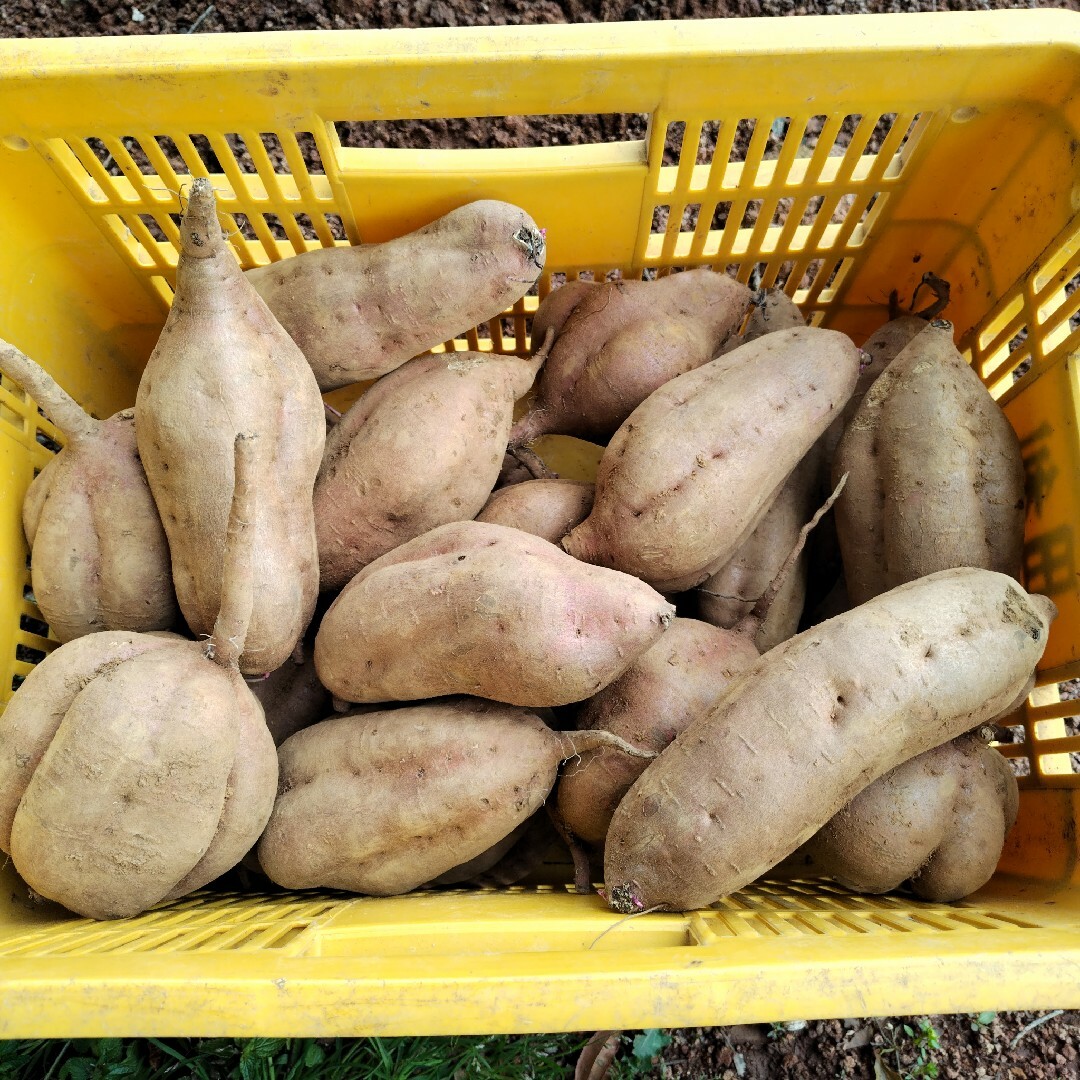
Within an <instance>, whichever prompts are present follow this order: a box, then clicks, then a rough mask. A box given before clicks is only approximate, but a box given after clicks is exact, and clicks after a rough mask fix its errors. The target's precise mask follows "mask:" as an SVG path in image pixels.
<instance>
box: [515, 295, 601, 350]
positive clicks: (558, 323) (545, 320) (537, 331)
mask: <svg viewBox="0 0 1080 1080" xmlns="http://www.w3.org/2000/svg"><path fill="white" fill-rule="evenodd" d="M592 288H594V283H593V282H591V281H581V280H580V279H575V280H574V281H567V282H565V283H564V284H563V285H560V286H559V287H558V288H557V289H552V290H551V292H549V293H548V294H547V296H545V297H544V299H543V300H541V301H540V306H539V307H538V308H537V309H536V314H535V315H534V316H533V320H532V326H531V327H530V328H529V335H530V337H531V338H532V341H533V346H534V347H539V346H540V345H542V344H543V343H544V339H545V338H546V337H547V332H548V330H549V329H553V330H554V331H555V333H556V334H558V333H559V332H560V331H561V330H562V328H563V324H564V323H565V322H566V320H567V319H568V318H569V317H570V315H571V313H572V312H573V310H574V308H575V307H577V305H578V303H579V302H580V301H581V299H582V297H583V296H584V295H585V294H586V293H587V292H588V291H589V290H590V289H592Z"/></svg>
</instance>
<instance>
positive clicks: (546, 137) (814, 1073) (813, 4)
mask: <svg viewBox="0 0 1080 1080" xmlns="http://www.w3.org/2000/svg"><path fill="white" fill-rule="evenodd" d="M1006 7H1067V8H1071V9H1073V10H1080V0H1064V2H1058V3H1055V2H1052V0H1033V2H1029V3H1022V2H1011V0H715V2H711V3H710V2H706V0H487V2H485V0H370V2H360V0H287V2H286V0H266V2H263V0H214V3H213V4H212V5H211V4H208V3H206V2H205V0H183V2H180V3H165V2H164V0H133V2H132V0H127V2H124V3H115V2H112V0H0V36H3V37H22V38H27V37H85V36H103V35H126V34H166V33H188V32H191V31H192V30H193V29H194V30H195V31H196V32H198V33H221V32H226V31H255V30H287V29H288V30H291V29H299V30H310V29H386V28H395V27H420V26H428V27H436V26H465V25H504V24H509V25H522V24H534V23H555V22H617V21H634V20H655V19H689V18H715V17H731V16H784V15H821V14H826V15H833V14H855V13H865V12H910V11H919V10H952V11H957V10H988V9H991V8H1006ZM645 129H646V117H644V116H638V115H634V114H627V115H622V116H609V117H603V116H601V117H555V116H553V117H545V118H533V119H530V118H522V117H507V118H505V119H503V120H500V121H498V122H495V123H493V122H492V121H490V120H485V121H476V120H461V121H404V122H379V123H371V124H352V123H343V124H341V125H339V133H340V135H341V138H342V141H343V142H344V143H346V144H347V145H355V146H372V147H380V146H395V147H429V146H433V147H471V146H522V145H552V144H557V145H565V144H575V143H587V142H599V141H614V140H627V139H641V138H644V137H645ZM703 150H704V151H706V152H707V148H706V147H704V146H703ZM677 153H678V148H677V146H676V145H670V146H669V147H668V152H667V154H666V155H665V157H667V158H668V159H669V160H675V158H676V156H677ZM113 171H117V172H118V171H119V169H118V168H115V166H114V170H113ZM1074 728H1076V722H1075V721H1070V730H1074ZM1039 1015H1040V1014H1035V1013H1025V1012H1018V1013H999V1014H997V1016H996V1017H994V1018H993V1019H992V1020H990V1021H989V1022H988V1023H987V1024H986V1025H985V1026H984V1027H981V1028H980V1027H973V1023H972V1021H973V1018H972V1017H970V1016H931V1017H920V1018H911V1017H908V1018H900V1017H891V1018H878V1019H875V1020H859V1019H851V1020H844V1021H839V1020H829V1021H812V1022H810V1023H808V1024H806V1025H805V1026H804V1027H802V1028H801V1029H800V1030H797V1031H787V1030H782V1029H780V1028H778V1027H777V1028H773V1029H770V1027H769V1026H768V1025H749V1026H740V1027H738V1028H682V1029H675V1030H672V1031H669V1032H667V1033H666V1034H667V1035H668V1036H669V1037H670V1040H671V1041H670V1043H669V1044H668V1045H667V1046H666V1047H665V1048H664V1050H663V1051H662V1053H661V1054H660V1055H659V1057H658V1058H657V1059H655V1061H654V1063H653V1065H652V1066H651V1068H648V1069H647V1070H645V1071H643V1072H642V1071H638V1070H637V1069H635V1070H633V1072H634V1074H635V1075H638V1076H643V1075H647V1076H649V1077H655V1078H670V1080H684V1078H685V1080H704V1078H715V1080H742V1078H745V1080H771V1078H774V1077H784V1078H786V1080H826V1078H828V1080H832V1078H837V1080H840V1078H845V1080H876V1077H877V1076H886V1077H887V1076H889V1075H890V1074H889V1073H888V1072H886V1071H883V1070H879V1071H877V1072H876V1071H875V1058H876V1057H879V1058H880V1060H881V1061H882V1062H883V1063H884V1064H885V1065H887V1066H889V1067H890V1068H892V1069H897V1067H898V1066H899V1069H898V1072H899V1074H900V1075H901V1076H905V1077H908V1076H912V1077H914V1076H931V1075H933V1073H931V1072H928V1071H923V1072H913V1071H912V1070H913V1069H915V1068H916V1067H917V1064H918V1063H917V1047H916V1045H915V1043H914V1042H913V1041H912V1040H911V1039H910V1038H906V1037H905V1036H904V1035H903V1034H902V1030H903V1029H902V1025H903V1024H905V1023H907V1024H908V1025H909V1026H910V1027H911V1028H912V1029H913V1030H915V1031H918V1021H919V1020H927V1019H928V1020H929V1021H930V1023H932V1024H933V1026H934V1028H935V1029H936V1031H937V1032H938V1042H939V1047H938V1049H936V1050H933V1051H931V1052H930V1054H929V1057H930V1059H931V1060H933V1062H935V1063H936V1064H937V1067H938V1072H937V1075H938V1076H940V1077H942V1078H945V1080H974V1078H979V1077H987V1078H994V1080H1071V1078H1080V1065H1078V1054H1080V1015H1078V1014H1077V1013H1075V1012H1065V1013H1063V1014H1061V1015H1059V1016H1056V1017H1053V1018H1052V1019H1050V1020H1049V1021H1048V1022H1046V1023H1043V1024H1041V1025H1039V1026H1037V1027H1034V1028H1032V1029H1031V1030H1029V1031H1028V1032H1026V1033H1025V1034H1023V1035H1022V1036H1021V1038H1020V1040H1019V1042H1017V1044H1016V1045H1015V1047H1013V1046H1011V1043H1012V1042H1013V1040H1014V1039H1015V1038H1016V1036H1017V1035H1018V1034H1019V1033H1020V1032H1021V1030H1022V1029H1023V1028H1024V1027H1025V1025H1028V1024H1030V1023H1031V1022H1032V1021H1033V1020H1036V1019H1038V1017H1039ZM889 1025H892V1027H891V1028H890V1026H889ZM630 1043H631V1040H630V1038H629V1037H627V1038H625V1039H624V1040H623V1045H622V1048H621V1050H620V1053H619V1059H620V1060H621V1061H628V1060H629V1059H630V1058H631V1050H630ZM888 1045H895V1046H896V1047H897V1048H898V1049H899V1051H900V1058H899V1060H898V1059H897V1057H896V1052H895V1051H887V1050H885V1049H884V1048H885V1047H886V1046H888Z"/></svg>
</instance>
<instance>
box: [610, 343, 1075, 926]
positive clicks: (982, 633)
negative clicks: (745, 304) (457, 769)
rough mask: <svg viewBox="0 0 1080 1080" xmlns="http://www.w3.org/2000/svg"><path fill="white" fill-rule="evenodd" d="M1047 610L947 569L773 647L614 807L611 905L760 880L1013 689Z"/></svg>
mask: <svg viewBox="0 0 1080 1080" xmlns="http://www.w3.org/2000/svg"><path fill="white" fill-rule="evenodd" d="M764 340H768V339H764ZM1054 614H1055V608H1054V605H1053V604H1052V603H1051V602H1050V601H1049V600H1048V599H1046V597H1043V596H1038V595H1030V596H1029V595H1028V594H1026V593H1025V592H1024V591H1023V589H1022V588H1021V587H1020V586H1019V585H1018V584H1017V583H1016V582H1015V581H1014V580H1013V579H1012V578H1010V577H1008V576H1006V575H1003V574H997V573H994V572H993V571H990V570H983V569H975V568H960V569H954V570H945V571H942V572H940V573H937V574H933V575H930V576H929V577H925V578H921V579H919V580H918V581H913V582H910V583H909V584H906V585H901V586H900V587H899V588H896V589H893V590H892V591H890V592H888V593H884V594H882V595H881V596H878V597H876V598H875V599H874V600H872V601H870V602H868V603H866V604H863V605H862V606H861V607H858V608H855V609H854V610H852V611H849V612H846V613H845V614H843V615H839V616H837V617H836V618H834V619H831V620H829V622H826V623H822V624H821V625H819V626H816V627H813V628H812V629H810V630H807V631H805V632H804V633H802V634H799V635H797V636H796V637H794V638H791V639H790V640H788V641H785V642H784V643H783V644H781V645H778V646H777V647H776V648H775V649H772V650H771V651H770V652H768V653H766V654H765V655H764V656H763V657H761V659H760V660H758V661H757V663H756V664H754V666H753V667H751V668H750V669H748V671H746V672H745V673H744V674H743V675H742V676H740V677H739V678H738V679H737V680H736V682H735V683H734V685H733V686H732V688H731V689H730V690H729V691H728V693H727V694H726V695H725V696H724V697H723V698H722V699H721V701H720V702H719V704H718V705H717V706H716V707H715V708H714V709H713V711H712V712H711V713H710V714H709V715H708V716H706V717H705V718H703V719H701V720H698V721H697V722H696V723H693V724H691V725H690V726H689V727H688V728H687V729H686V730H685V731H683V733H682V734H681V735H679V736H678V738H676V740H675V742H673V743H672V744H671V746H669V747H668V748H667V749H666V750H665V751H664V752H663V754H661V756H660V757H659V758H658V759H657V760H656V761H654V762H653V763H652V764H651V765H650V767H649V768H648V769H646V771H645V772H644V773H643V774H642V776H641V778H640V779H639V780H638V781H637V782H636V783H635V784H634V786H633V787H632V788H631V789H630V791H629V792H627V794H626V797H625V798H624V799H623V801H622V802H621V803H620V804H619V807H618V809H617V810H616V811H615V815H614V817H613V818H612V821H611V827H610V828H609V829H608V836H607V844H606V848H605V875H604V876H605V881H606V884H607V888H608V895H609V897H610V899H611V903H612V906H613V907H615V908H616V910H619V911H624V912H633V911H642V910H645V909H648V908H653V907H660V908H663V909H665V910H675V911H684V910H688V909H692V908H697V907H701V906H704V905H706V904H710V903H713V902H714V901H715V900H717V899H719V898H720V897H722V896H726V895H727V894H729V893H731V892H734V891H735V890H736V889H739V888H741V887H742V886H743V885H746V884H747V883H748V882H751V881H753V880H755V879H756V878H758V877H760V876H761V875H762V874H763V873H765V871H767V870H768V869H770V868H771V867H773V866H775V865H776V864H777V863H778V862H780V860H781V859H783V858H785V857H786V856H788V855H789V854H791V852H793V851H794V850H795V849H796V848H797V847H799V845H800V844H803V843H805V842H806V841H807V840H809V838H810V837H811V836H812V835H813V834H814V833H815V832H817V831H818V830H819V829H820V828H821V827H822V826H823V825H824V824H825V823H826V822H827V821H828V820H829V819H830V818H831V817H832V816H833V815H834V814H835V813H837V811H839V810H840V809H841V807H843V806H845V805H846V804H847V803H849V802H850V801H851V800H852V799H853V798H854V797H855V796H856V795H857V794H858V793H859V792H860V791H861V790H862V789H863V788H865V787H866V786H867V785H869V784H870V783H872V782H873V781H874V780H876V779H877V778H878V777H879V776H881V775H883V774H884V773H886V772H888V771H889V770H890V769H893V768H895V767H896V766H897V765H898V764H900V763H901V762H903V761H906V760H907V759H908V758H911V757H914V756H916V755H917V754H921V753H924V752H925V751H927V750H930V749H932V748H933V747H935V746H939V745H941V744H942V743H944V742H947V741H949V740H950V739H953V738H956V737H957V736H959V735H961V734H963V733H964V732H966V731H970V730H971V729H972V728H974V727H977V726H978V725H979V724H980V723H982V722H983V721H985V720H986V719H988V718H990V717H993V716H995V715H997V714H998V713H999V712H1000V711H1001V710H1002V709H1003V708H1004V707H1005V706H1006V705H1008V704H1009V703H1010V702H1012V701H1013V700H1015V698H1016V696H1017V694H1018V693H1019V692H1020V690H1021V689H1022V688H1023V686H1024V685H1025V684H1026V683H1027V680H1028V679H1029V677H1030V675H1031V673H1032V671H1033V670H1034V668H1035V665H1036V663H1037V662H1038V660H1039V658H1040V657H1041V655H1042V652H1043V649H1044V648H1045V647H1046V640H1047V633H1048V630H1049V625H1050V621H1051V619H1052V618H1053V616H1054Z"/></svg>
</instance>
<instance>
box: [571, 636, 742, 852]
mask: <svg viewBox="0 0 1080 1080" xmlns="http://www.w3.org/2000/svg"><path fill="white" fill-rule="evenodd" d="M757 658H758V650H757V649H756V648H755V647H754V644H753V634H752V633H751V634H736V633H733V632H730V631H725V630H720V629H717V628H716V627H715V626H711V625H710V624H709V623H705V622H698V621H697V620H696V619H675V620H674V621H673V622H672V624H671V626H670V627H669V628H668V630H667V632H666V633H665V634H664V636H663V637H662V638H661V639H660V640H659V641H658V642H657V643H656V644H655V645H654V646H653V647H652V648H651V649H649V650H647V651H646V652H644V653H642V654H641V656H639V657H638V658H637V660H635V661H634V663H633V664H631V665H630V667H629V668H627V669H626V671H625V672H623V674H622V675H620V676H619V678H617V679H616V680H615V681H614V682H613V683H611V684H610V685H609V686H607V687H605V688H604V689H603V690H601V691H600V692H599V693H598V694H596V695H595V696H594V697H591V698H590V699H589V700H588V701H586V702H584V703H583V704H582V705H581V706H580V707H579V709H578V712H577V716H576V717H575V723H576V725H577V727H579V728H582V729H590V730H591V729H602V730H604V731H610V732H612V733H613V734H615V735H619V736H621V737H622V738H624V739H626V741H627V742H629V743H632V744H633V745H634V746H640V747H642V748H643V749H646V750H655V751H657V752H659V751H662V750H664V749H665V748H666V747H667V746H668V745H670V743H671V742H672V740H673V739H674V738H675V736H676V735H678V734H679V732H680V731H683V730H684V729H685V728H686V727H688V726H689V725H690V724H691V723H692V722H693V721H694V720H697V719H698V718H699V717H701V716H704V715H706V714H707V713H708V712H709V711H710V710H711V708H712V706H713V705H715V704H716V702H717V701H718V700H719V699H720V698H721V697H722V696H723V695H724V693H725V692H726V691H727V688H728V686H729V685H730V684H731V681H732V679H733V678H735V676H736V675H737V674H738V673H739V672H741V671H745V670H746V669H747V668H749V667H750V666H751V664H753V663H754V662H755V661H756V660H757ZM647 766H648V762H647V761H642V760H641V759H639V758H633V757H628V756H627V755H626V754H621V753H619V751H617V750H614V749H612V748H610V747H600V748H598V749H596V750H590V751H589V752H588V753H586V754H582V756H581V757H580V758H579V759H578V760H576V761H574V762H571V763H570V764H569V765H567V767H566V769H565V771H564V773H563V775H562V777H561V778H560V780H559V813H560V814H561V815H562V819H563V821H564V822H565V823H566V825H567V827H568V828H569V829H570V830H571V832H573V833H574V835H576V836H579V837H580V838H581V839H582V840H585V841H586V842H587V843H590V844H602V843H603V842H604V837H605V836H606V835H607V830H608V825H609V823H610V822H611V815H612V814H613V813H614V812H615V808H616V807H617V806H618V805H619V801H620V800H621V799H622V797H623V796H624V795H625V794H626V792H627V791H628V790H629V789H630V786H631V784H633V782H634V781H635V780H636V779H637V778H638V777H639V776H640V775H641V774H642V773H643V772H644V771H645V769H646V767H647Z"/></svg>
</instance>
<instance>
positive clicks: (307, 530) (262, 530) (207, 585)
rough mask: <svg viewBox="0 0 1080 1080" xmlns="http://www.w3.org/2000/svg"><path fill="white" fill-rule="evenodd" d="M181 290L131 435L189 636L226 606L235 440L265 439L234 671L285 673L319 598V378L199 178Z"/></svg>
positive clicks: (184, 233)
mask: <svg viewBox="0 0 1080 1080" xmlns="http://www.w3.org/2000/svg"><path fill="white" fill-rule="evenodd" d="M180 238H181V245H182V246H181V252H180V261H179V265H178V266H177V269H176V295H175V297H174V298H173V305H172V308H171V309H170V311H169V316H168V319H167V320H166V323H165V327H164V329H163V330H162V332H161V337H160V338H159V339H158V343H157V345H156V346H155V348H154V351H153V353H152V354H151V356H150V361H149V363H148V364H147V365H146V370H145V371H144V372H143V376H142V381H141V382H140V383H139V391H138V396H137V397H136V400H135V435H136V439H137V441H138V447H139V456H140V457H141V458H142V462H143V466H144V468H145V469H146V476H147V479H148V480H149V481H150V490H151V491H152V492H153V493H154V501H155V502H156V503H157V507H158V511H159V513H160V514H161V520H162V523H163V524H164V526H165V532H166V534H167V535H168V538H169V547H170V550H171V554H172V573H173V582H174V584H175V587H176V595H177V600H178V601H179V604H180V609H181V611H182V612H183V613H184V618H185V619H186V620H187V623H188V626H190V628H191V630H192V632H193V633H194V634H195V635H196V636H198V635H205V634H209V633H210V631H211V629H212V628H213V625H214V620H215V619H216V618H217V614H218V610H219V608H220V606H221V559H222V550H223V548H224V544H225V532H226V523H227V520H228V516H229V504H230V501H231V499H232V490H233V438H234V435H235V433H236V431H237V429H238V428H242V429H243V430H246V431H253V432H256V433H257V434H258V436H259V438H258V440H257V442H256V444H255V445H256V447H257V450H256V451H255V452H256V454H257V462H256V468H257V470H258V478H257V479H256V480H255V481H254V483H255V484H256V486H257V487H258V489H259V501H258V505H257V508H256V513H257V514H258V517H257V519H256V520H255V522H254V523H253V524H254V529H255V539H254V543H255V565H256V568H257V574H258V580H259V587H258V589H257V590H256V592H255V600H254V609H253V610H252V613H251V623H250V627H249V629H248V632H247V637H246V642H245V646H244V654H243V656H242V657H241V658H240V670H241V671H243V672H244V673H246V674H258V673H262V672H264V671H273V670H274V669H275V668H277V667H280V666H281V665H282V664H283V663H284V662H285V661H286V660H287V659H288V656H289V653H291V652H292V650H293V647H294V646H295V645H296V643H297V641H299V640H300V637H301V636H302V635H303V633H304V630H305V628H306V627H307V624H308V622H309V620H310V619H311V615H312V612H313V611H314V608H315V600H316V598H317V596H318V592H319V562H318V554H317V551H316V547H315V518H314V513H313V511H312V505H311V492H312V488H313V486H314V484H315V475H316V473H317V472H318V470H319V462H320V460H321V458H322V451H323V443H324V441H325V437H326V423H325V419H324V411H323V403H322V398H321V397H320V395H319V388H318V386H316V384H315V378H314V376H313V375H312V374H311V369H310V368H309V367H308V365H307V362H306V361H305V360H304V357H303V355H302V354H301V353H300V351H299V350H298V349H297V347H296V346H295V345H294V344H293V342H292V341H291V340H290V339H289V336H288V334H286V333H285V331H284V330H283V329H282V328H281V326H280V325H279V324H278V323H277V321H276V320H275V319H274V317H273V315H271V313H270V312H269V310H267V307H266V305H265V304H264V303H263V302H262V301H261V300H260V299H259V297H258V295H257V294H256V293H255V291H254V289H252V287H251V285H250V284H249V283H248V282H247V280H246V279H245V278H244V275H243V273H242V272H241V270H240V267H239V265H238V264H237V262H236V257H235V256H234V254H233V252H232V248H231V247H230V246H229V245H228V244H226V242H225V240H224V238H223V236H222V232H221V226H220V225H219V224H218V220H217V212H216V206H215V200H214V190H213V188H212V186H211V184H210V181H209V180H203V179H199V180H195V181H194V182H193V183H192V185H191V194H190V197H189V199H188V203H187V209H186V211H185V214H184V218H183V223H182V225H181V228H180Z"/></svg>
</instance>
